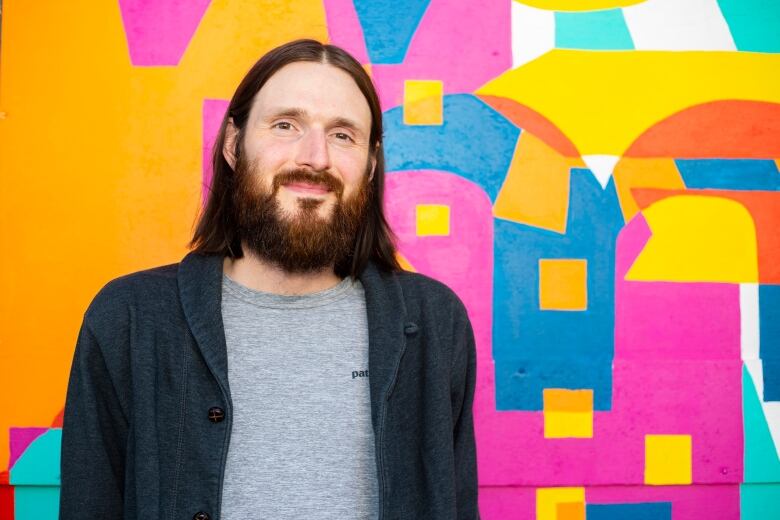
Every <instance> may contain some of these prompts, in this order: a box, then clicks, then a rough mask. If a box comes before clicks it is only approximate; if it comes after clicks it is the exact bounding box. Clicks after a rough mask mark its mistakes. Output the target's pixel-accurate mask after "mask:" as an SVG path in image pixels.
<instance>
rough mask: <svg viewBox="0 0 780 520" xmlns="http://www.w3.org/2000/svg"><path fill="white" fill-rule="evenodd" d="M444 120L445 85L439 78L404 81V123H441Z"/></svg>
mask: <svg viewBox="0 0 780 520" xmlns="http://www.w3.org/2000/svg"><path fill="white" fill-rule="evenodd" d="M443 121H444V85H443V84H442V82H441V81H438V80H421V79H407V80H406V81H404V124H406V125H440V124H442V122H443Z"/></svg>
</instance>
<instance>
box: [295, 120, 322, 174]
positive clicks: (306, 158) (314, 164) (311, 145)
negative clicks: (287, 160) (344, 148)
mask: <svg viewBox="0 0 780 520" xmlns="http://www.w3.org/2000/svg"><path fill="white" fill-rule="evenodd" d="M295 162H296V164H297V165H298V166H300V167H304V166H308V167H309V168H311V169H312V170H315V171H325V170H327V169H328V168H330V153H329V152H328V141H327V139H326V136H325V132H324V131H323V130H322V129H318V128H311V129H309V130H308V131H307V132H306V133H305V134H304V135H303V137H302V138H301V139H300V141H299V146H298V150H297V153H296V157H295Z"/></svg>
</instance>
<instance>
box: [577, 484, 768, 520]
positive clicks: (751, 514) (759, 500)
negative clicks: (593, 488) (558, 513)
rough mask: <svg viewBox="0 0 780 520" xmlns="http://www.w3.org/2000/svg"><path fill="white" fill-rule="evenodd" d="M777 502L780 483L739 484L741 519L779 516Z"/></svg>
mask: <svg viewBox="0 0 780 520" xmlns="http://www.w3.org/2000/svg"><path fill="white" fill-rule="evenodd" d="M777 504H780V484H758V485H755V484H742V485H741V486H739V516H740V520H767V519H771V518H777V516H778V514H777ZM588 520H590V517H588Z"/></svg>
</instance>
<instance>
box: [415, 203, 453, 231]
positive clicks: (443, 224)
mask: <svg viewBox="0 0 780 520" xmlns="http://www.w3.org/2000/svg"><path fill="white" fill-rule="evenodd" d="M449 234H450V207H449V206H445V205H443V204H418V205H417V236H418V237H430V236H448V235H449Z"/></svg>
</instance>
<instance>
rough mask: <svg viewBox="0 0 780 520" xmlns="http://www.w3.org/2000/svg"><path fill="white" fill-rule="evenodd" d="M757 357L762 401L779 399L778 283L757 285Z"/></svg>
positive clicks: (779, 296) (779, 293)
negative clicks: (760, 363)
mask: <svg viewBox="0 0 780 520" xmlns="http://www.w3.org/2000/svg"><path fill="white" fill-rule="evenodd" d="M758 307H759V308H758V323H759V327H760V331H759V338H760V342H761V343H760V347H759V354H758V355H759V357H760V358H761V360H762V361H763V363H764V395H763V396H762V397H763V399H764V401H780V285H759V286H758Z"/></svg>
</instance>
